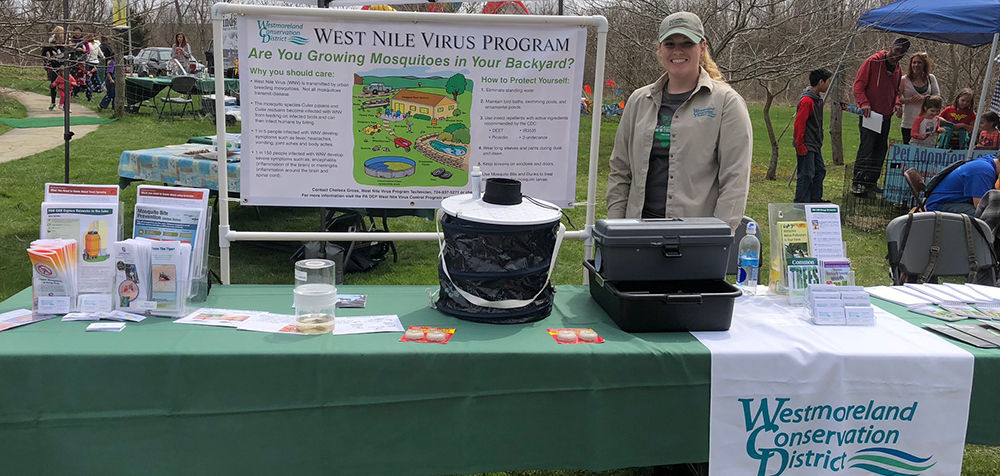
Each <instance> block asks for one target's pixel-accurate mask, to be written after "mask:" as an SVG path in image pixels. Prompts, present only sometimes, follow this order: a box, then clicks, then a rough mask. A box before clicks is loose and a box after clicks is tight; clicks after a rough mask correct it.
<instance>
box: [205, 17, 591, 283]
mask: <svg viewBox="0 0 1000 476" xmlns="http://www.w3.org/2000/svg"><path fill="white" fill-rule="evenodd" d="M230 13H232V14H237V15H239V14H254V15H274V16H281V15H286V16H308V17H320V18H328V19H360V20H371V19H373V18H375V17H374V16H373V15H378V16H379V17H382V18H386V17H384V16H383V15H391V16H392V19H393V20H394V21H412V22H419V21H429V22H435V23H464V24H468V23H486V24H491V25H492V24H496V23H498V22H502V23H511V24H524V25H538V24H552V25H576V26H584V27H586V26H593V27H596V28H597V30H598V32H597V65H596V66H597V68H596V71H595V73H594V86H595V89H596V90H597V91H595V93H594V111H593V123H592V124H591V131H590V170H589V175H588V178H589V183H588V186H587V219H586V223H585V226H584V229H583V230H580V231H569V232H566V235H565V238H568V239H577V240H586V244H585V245H584V254H585V256H588V257H589V256H590V254H591V250H592V248H593V241H592V239H591V236H590V230H591V229H592V228H593V226H594V220H595V218H594V217H595V214H596V204H597V201H596V195H597V168H598V166H597V160H598V152H599V150H600V149H599V147H600V137H601V108H600V107H601V101H602V99H603V98H602V93H603V87H602V86H601V85H603V84H604V59H605V49H606V48H607V32H608V21H607V19H606V18H604V17H603V16H600V15H595V16H589V17H580V16H552V15H479V14H467V13H448V14H441V13H425V12H384V11H379V12H375V13H373V12H371V11H363V10H330V9H317V8H298V7H278V6H262V5H244V4H236V3H216V4H215V5H213V6H212V38H213V40H214V44H213V46H214V48H213V50H214V55H215V58H214V63H215V92H216V102H215V130H216V138H217V140H216V143H217V144H218V143H220V141H223V140H225V137H226V114H225V101H220V100H219V99H218V98H219V92H220V91H222V92H223V97H224V92H225V79H224V77H223V76H224V72H225V66H224V65H223V57H222V20H223V15H225V14H230ZM222 144H225V142H222ZM217 153H218V155H217V160H218V163H219V171H218V172H219V174H218V184H219V185H218V189H219V200H220V206H219V254H220V261H221V262H220V265H221V270H220V271H221V277H222V283H223V284H230V253H229V243H230V242H233V241H417V240H419V241H433V240H437V239H438V237H439V235H438V233H432V232H426V233H423V232H409V233H405V232H375V233H367V232H363V233H359V232H350V233H347V232H258V231H235V230H232V229H231V228H230V224H229V209H228V202H229V182H228V172H227V168H226V156H225V155H223V154H225V147H224V146H223V147H219V150H218V152H217ZM571 160H576V158H575V157H572V158H571ZM570 179H571V180H572V178H570ZM584 282H586V274H585V275H584Z"/></svg>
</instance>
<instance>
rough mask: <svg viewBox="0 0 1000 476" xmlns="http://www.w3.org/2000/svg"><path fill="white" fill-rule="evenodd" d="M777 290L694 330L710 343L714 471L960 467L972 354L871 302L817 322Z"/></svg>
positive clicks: (947, 470)
mask: <svg viewBox="0 0 1000 476" xmlns="http://www.w3.org/2000/svg"><path fill="white" fill-rule="evenodd" d="M780 301H783V298H777V299H773V298H766V297H765V298H761V297H757V298H750V299H740V300H738V301H737V303H736V309H735V312H734V314H733V325H732V328H731V329H730V330H729V331H727V332H694V333H692V334H694V335H695V337H697V338H698V340H699V341H701V342H702V343H703V344H705V346H706V347H708V348H709V350H710V351H711V352H712V390H711V395H712V396H711V399H712V400H711V423H710V430H709V468H710V471H711V474H712V475H734V474H750V475H758V476H778V475H783V476H817V475H833V474H857V475H865V474H880V475H891V474H908V475H951V474H959V473H961V469H962V452H963V450H964V447H965V446H964V445H965V430H966V424H967V422H968V415H969V398H970V395H971V392H972V371H973V370H972V366H973V357H972V355H971V354H969V353H968V352H966V351H964V350H962V349H959V348H958V347H956V346H954V345H952V344H950V343H948V342H946V341H944V340H943V339H941V338H940V337H938V336H936V335H934V334H932V333H930V332H927V331H925V330H923V329H920V328H918V327H916V326H913V325H911V324H909V323H907V322H905V321H903V320H902V319H899V318H897V317H895V316H892V315H890V314H889V313H887V312H884V311H882V310H880V309H876V325H875V327H850V326H839V327H838V326H815V325H813V324H810V323H809V322H808V321H806V320H804V319H802V318H801V316H800V315H801V314H803V313H804V311H803V310H802V308H796V309H791V308H788V307H787V306H786V305H784V304H781V303H780Z"/></svg>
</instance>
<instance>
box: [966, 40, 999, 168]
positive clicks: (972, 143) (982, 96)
mask: <svg viewBox="0 0 1000 476" xmlns="http://www.w3.org/2000/svg"><path fill="white" fill-rule="evenodd" d="M998 39H1000V33H994V34H993V48H992V49H991V50H990V57H989V63H988V64H987V65H986V77H985V78H983V90H982V91H980V92H979V107H977V108H976V123H975V124H974V125H973V126H972V134H971V135H972V137H970V138H969V150H967V151H966V152H965V158H966V159H971V158H972V149H975V148H976V141H977V140H978V139H979V136H978V135H977V134H978V133H979V122H980V120H982V118H983V108H984V107H985V106H986V91H987V90H988V89H989V87H990V78H992V77H993V58H995V57H996V55H997V40H998Z"/></svg>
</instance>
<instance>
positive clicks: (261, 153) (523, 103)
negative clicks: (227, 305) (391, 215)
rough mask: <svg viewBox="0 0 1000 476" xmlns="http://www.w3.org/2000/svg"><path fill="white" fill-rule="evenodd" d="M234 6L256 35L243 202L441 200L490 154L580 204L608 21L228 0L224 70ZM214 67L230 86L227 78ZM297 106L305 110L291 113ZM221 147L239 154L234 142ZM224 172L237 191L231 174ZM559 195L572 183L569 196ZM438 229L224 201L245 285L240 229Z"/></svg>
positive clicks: (529, 183)
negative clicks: (366, 224)
mask: <svg viewBox="0 0 1000 476" xmlns="http://www.w3.org/2000/svg"><path fill="white" fill-rule="evenodd" d="M229 15H235V16H236V18H237V28H238V29H239V30H240V31H241V34H240V35H239V41H240V52H239V54H240V65H241V68H240V69H241V72H243V73H245V74H242V75H241V85H242V87H241V94H242V95H243V98H242V99H243V101H242V102H243V103H244V104H246V106H247V107H246V110H244V111H243V112H244V118H243V119H244V128H245V129H248V130H250V129H252V135H251V134H248V131H247V130H245V131H244V134H243V137H242V141H241V142H242V154H243V161H242V163H241V174H244V175H243V178H245V179H246V180H242V181H241V182H242V184H243V185H242V186H241V198H240V199H238V201H239V202H241V203H244V204H263V205H297V206H326V207H336V206H351V205H352V204H354V205H357V204H358V203H365V204H366V206H369V207H370V206H372V204H374V206H376V207H379V206H381V207H384V208H399V207H400V206H403V207H411V208H414V207H415V208H421V207H423V208H426V207H427V206H433V207H436V206H437V203H439V202H440V200H441V199H443V198H446V197H448V196H452V195H458V194H462V193H467V192H468V189H469V188H470V187H471V183H470V180H469V171H471V167H472V166H478V167H480V168H481V169H482V171H483V174H484V175H485V176H495V177H503V176H508V177H511V178H515V179H519V180H521V181H522V182H525V183H526V186H525V187H526V193H527V194H528V195H533V196H537V197H538V198H541V199H549V201H553V202H556V203H558V204H559V205H560V206H562V207H569V206H573V205H576V204H577V203H575V181H574V180H573V179H572V177H573V176H575V166H576V161H577V155H576V143H577V136H578V133H579V109H578V106H577V102H578V101H579V90H580V88H581V87H582V86H583V60H584V59H585V58H584V51H585V38H586V29H587V28H588V27H594V28H595V29H596V37H597V45H596V46H597V47H596V63H595V72H594V78H593V80H592V81H593V84H604V55H605V47H606V41H607V32H608V26H607V20H606V19H605V18H604V17H601V16H592V17H572V16H544V15H538V16H535V15H532V16H513V15H512V16H507V15H487V16H484V15H472V14H436V13H418V12H381V11H377V12H371V11H355V10H327V9H304V8H294V7H272V6H257V5H240V4H232V3H218V4H215V5H214V6H213V8H212V24H213V39H214V45H215V46H214V48H215V52H214V55H215V62H216V65H215V67H216V69H217V70H221V69H222V68H223V65H222V58H223V52H222V45H223V41H222V36H223V19H224V18H225V17H227V16H229ZM242 32H245V34H244V33H242ZM265 36H266V38H265ZM215 79H216V89H217V90H222V89H223V85H222V82H223V78H222V75H216V78H215ZM602 92H603V91H602V88H599V87H598V88H595V90H594V102H596V103H598V104H599V103H600V102H601V101H602ZM300 99H301V101H300ZM287 101H292V102H293V103H295V104H294V106H296V107H294V108H293V107H291V104H292V103H287V104H286V102H287ZM318 103H323V104H318ZM286 106H287V107H286ZM223 107H224V105H223V104H222V102H217V103H216V135H217V136H222V135H223V134H225V133H226V131H225V120H224V117H225V113H224V111H223ZM296 108H299V109H302V110H296V111H291V109H296ZM278 116H280V117H278ZM592 118H593V120H592V124H591V143H590V154H589V155H590V160H589V183H588V189H587V201H586V206H587V217H586V226H585V229H584V230H581V231H571V232H567V233H566V237H567V238H575V239H582V240H587V241H586V245H585V251H584V254H585V256H588V257H589V256H590V255H591V251H592V242H591V240H590V229H591V228H592V227H593V223H594V217H595V205H596V192H597V160H598V145H599V140H600V139H599V137H600V127H601V112H600V109H599V108H594V113H593V116H592ZM289 131H291V132H289ZM217 153H218V154H219V162H220V163H224V161H225V158H224V156H223V154H225V149H222V148H218V151H217ZM522 162H523V163H522ZM438 165H439V166H438ZM250 174H252V175H250ZM316 180H320V181H325V182H326V185H323V184H320V183H318V182H314V181H316ZM218 183H219V196H220V197H223V198H221V200H225V198H224V197H228V196H229V190H228V183H227V181H226V178H225V177H222V178H221V179H220V180H219V181H218ZM330 184H333V185H330ZM532 187H535V188H536V189H537V190H534V189H533V188H532ZM547 194H558V197H557V198H558V200H557V199H552V197H549V196H547ZM418 205H420V206H418ZM437 239H438V233H434V232H421V233H388V232H386V233H329V232H326V233H324V232H305V233H295V232H254V231H236V230H233V229H232V228H231V224H230V222H229V210H228V207H227V206H221V207H219V247H220V259H221V275H222V276H221V277H222V282H223V283H224V284H229V283H230V254H229V244H230V243H231V242H233V241H356V240H366V241H371V240H376V241H406V240H437Z"/></svg>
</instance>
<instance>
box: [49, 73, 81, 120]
mask: <svg viewBox="0 0 1000 476" xmlns="http://www.w3.org/2000/svg"><path fill="white" fill-rule="evenodd" d="M76 84H77V83H76V78H74V77H73V76H72V75H69V93H70V94H72V93H73V88H75V87H76ZM51 87H53V88H55V89H56V90H57V91H59V110H60V111H61V110H62V108H63V105H64V104H65V105H66V110H67V111H68V110H69V103H68V102H67V101H66V81H64V80H63V76H62V75H61V74H60V75H59V76H56V79H55V81H52V85H51Z"/></svg>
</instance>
